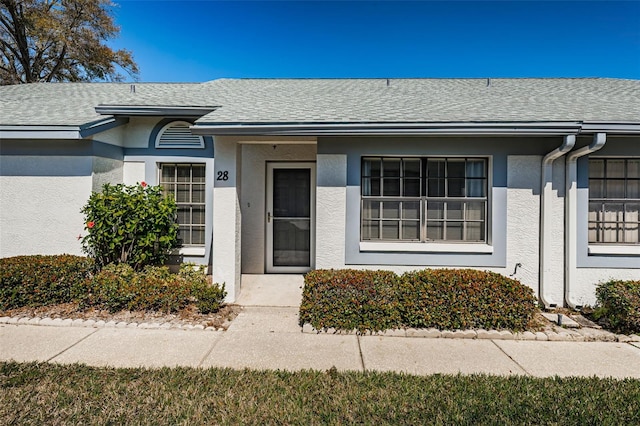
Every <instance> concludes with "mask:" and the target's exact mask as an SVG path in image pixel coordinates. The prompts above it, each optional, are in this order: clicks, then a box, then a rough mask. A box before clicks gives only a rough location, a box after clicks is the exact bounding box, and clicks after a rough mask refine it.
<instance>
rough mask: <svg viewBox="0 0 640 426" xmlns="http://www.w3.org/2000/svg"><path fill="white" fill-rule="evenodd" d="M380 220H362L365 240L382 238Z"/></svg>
mask: <svg viewBox="0 0 640 426" xmlns="http://www.w3.org/2000/svg"><path fill="white" fill-rule="evenodd" d="M379 227H380V221H378V220H364V221H363V222H362V239H363V240H378V239H380V230H379Z"/></svg>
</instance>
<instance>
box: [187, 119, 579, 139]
mask: <svg viewBox="0 0 640 426" xmlns="http://www.w3.org/2000/svg"><path fill="white" fill-rule="evenodd" d="M580 129H581V123H580V122H547V123H364V124H363V123H357V124H356V123H340V124H335V123H316V124H298V123H291V124H227V123H224V124H223V123H221V124H208V123H206V124H205V123H202V124H196V125H194V126H192V127H191V131H192V132H193V133H194V134H197V135H277V136H284V135H291V136H294V135H295V136H314V135H324V136H349V135H359V136H369V135H371V136H387V135H417V136H419V135H478V134H480V135H541V134H543V135H566V134H574V133H577V132H579V131H580Z"/></svg>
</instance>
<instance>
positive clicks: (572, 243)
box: [564, 133, 607, 309]
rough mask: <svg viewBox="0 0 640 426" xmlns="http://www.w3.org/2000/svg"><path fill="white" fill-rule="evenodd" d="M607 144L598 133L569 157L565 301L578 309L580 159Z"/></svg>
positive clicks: (567, 169) (605, 135)
mask: <svg viewBox="0 0 640 426" xmlns="http://www.w3.org/2000/svg"><path fill="white" fill-rule="evenodd" d="M606 142H607V134H606V133H596V134H595V135H593V141H592V142H591V144H589V145H588V146H584V147H582V148H580V149H577V150H575V151H574V152H572V153H570V154H569V155H567V162H566V165H565V167H566V172H565V176H566V178H565V182H566V193H565V223H566V225H565V240H564V241H565V248H564V253H565V268H566V269H565V279H564V299H565V302H566V303H567V305H568V306H569V307H570V308H572V309H576V308H577V307H578V304H577V303H576V302H574V301H573V299H572V298H571V289H572V287H573V284H574V283H573V281H574V275H575V270H576V264H577V261H576V257H577V253H576V250H577V235H578V226H577V223H576V220H577V217H578V214H577V212H578V207H577V196H578V188H577V186H578V158H580V157H584V156H585V155H589V154H591V153H593V152H596V151H598V150H599V149H600V148H602V147H603V146H604V145H605V143H606Z"/></svg>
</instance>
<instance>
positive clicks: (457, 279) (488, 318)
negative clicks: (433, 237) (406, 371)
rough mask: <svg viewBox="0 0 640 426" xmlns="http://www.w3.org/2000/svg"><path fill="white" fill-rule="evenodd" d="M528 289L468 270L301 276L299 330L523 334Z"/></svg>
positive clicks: (531, 309) (531, 301)
mask: <svg viewBox="0 0 640 426" xmlns="http://www.w3.org/2000/svg"><path fill="white" fill-rule="evenodd" d="M536 303H537V301H536V299H535V297H534V295H533V290H532V289H531V288H529V287H527V286H525V285H523V284H521V283H520V282H518V281H516V280H513V279H510V278H507V277H505V276H503V275H500V274H497V273H493V272H486V271H477V270H472V269H425V270H421V271H416V272H409V273H406V274H403V275H402V276H398V275H396V274H394V273H393V272H389V271H362V270H353V269H342V270H317V271H312V272H310V273H308V274H307V275H306V276H305V286H304V291H303V299H302V304H301V305H300V316H299V320H300V325H302V324H304V323H310V324H311V325H312V326H313V327H314V328H316V329H318V330H320V329H325V328H336V329H340V330H352V329H357V330H359V331H367V330H369V331H380V330H386V329H390V328H403V327H412V328H429V327H434V328H439V329H447V330H456V329H468V328H485V329H510V330H523V329H525V328H527V325H528V324H529V323H530V322H531V320H532V319H533V316H534V314H535V312H536V310H537V308H536Z"/></svg>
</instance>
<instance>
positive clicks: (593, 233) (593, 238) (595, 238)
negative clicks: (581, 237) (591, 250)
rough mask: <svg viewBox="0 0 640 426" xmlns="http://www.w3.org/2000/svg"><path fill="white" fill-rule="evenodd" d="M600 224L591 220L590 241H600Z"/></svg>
mask: <svg viewBox="0 0 640 426" xmlns="http://www.w3.org/2000/svg"><path fill="white" fill-rule="evenodd" d="M597 231H598V225H597V224H596V223H595V222H589V242H590V243H597V242H599V241H598V232H597Z"/></svg>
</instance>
